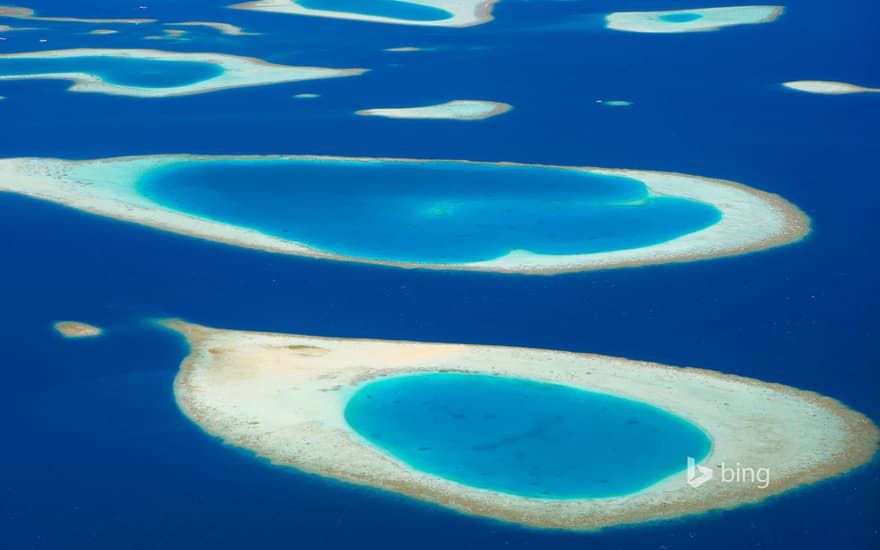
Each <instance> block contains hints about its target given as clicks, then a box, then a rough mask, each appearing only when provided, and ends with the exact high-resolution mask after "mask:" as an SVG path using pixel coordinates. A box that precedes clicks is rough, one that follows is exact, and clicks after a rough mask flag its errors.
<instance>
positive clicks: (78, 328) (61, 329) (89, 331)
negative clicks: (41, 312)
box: [52, 321, 104, 338]
mask: <svg viewBox="0 0 880 550" xmlns="http://www.w3.org/2000/svg"><path fill="white" fill-rule="evenodd" d="M52 328H54V329H55V330H56V331H57V332H58V333H59V334H61V335H62V336H64V337H65V338H90V337H92V336H100V335H101V334H103V333H104V331H103V330H102V329H101V328H99V327H96V326H94V325H90V324H88V323H83V322H80V321H58V322H56V323H52Z"/></svg>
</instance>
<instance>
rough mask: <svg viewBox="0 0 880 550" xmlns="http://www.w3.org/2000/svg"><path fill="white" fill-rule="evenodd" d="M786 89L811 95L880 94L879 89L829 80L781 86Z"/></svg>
mask: <svg viewBox="0 0 880 550" xmlns="http://www.w3.org/2000/svg"><path fill="white" fill-rule="evenodd" d="M782 85H783V86H785V87H786V88H789V89H792V90H797V91H799V92H807V93H811V94H824V95H843V94H859V93H880V88H867V87H865V86H859V85H858V84H850V83H848V82H833V81H829V80H793V81H791V82H784V83H783V84H782Z"/></svg>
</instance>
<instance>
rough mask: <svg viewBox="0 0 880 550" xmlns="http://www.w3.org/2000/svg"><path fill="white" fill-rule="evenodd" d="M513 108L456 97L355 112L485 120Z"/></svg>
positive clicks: (496, 103) (391, 116)
mask: <svg viewBox="0 0 880 550" xmlns="http://www.w3.org/2000/svg"><path fill="white" fill-rule="evenodd" d="M511 109H513V106H512V105H510V104H509V103H501V102H499V101H483V100H478V99H455V100H452V101H447V102H446V103H438V104H436V105H425V106H421V107H389V108H382V109H362V110H360V111H356V112H355V114H357V115H361V116H379V117H386V118H404V119H414V120H443V119H446V120H485V119H487V118H491V117H493V116H498V115H501V114H504V113H506V112H507V111H509V110H511Z"/></svg>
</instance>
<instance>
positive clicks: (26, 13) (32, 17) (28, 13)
mask: <svg viewBox="0 0 880 550" xmlns="http://www.w3.org/2000/svg"><path fill="white" fill-rule="evenodd" d="M0 17H9V18H11V19H24V20H26V21H54V22H58V23H95V24H108V23H129V24H134V25H138V24H141V23H155V22H156V20H155V19H83V18H81V17H43V16H38V15H37V14H36V12H35V11H34V10H33V9H31V8H24V7H20V6H0Z"/></svg>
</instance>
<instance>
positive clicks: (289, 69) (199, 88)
mask: <svg viewBox="0 0 880 550" xmlns="http://www.w3.org/2000/svg"><path fill="white" fill-rule="evenodd" d="M78 59H79V60H82V59H85V60H87V61H89V62H91V61H92V60H95V59H97V60H99V61H100V60H111V61H113V62H117V63H118V62H120V61H125V60H133V61H136V62H139V63H144V62H149V61H154V62H161V63H163V64H165V65H166V66H167V65H168V64H169V63H171V64H173V63H180V64H182V65H186V64H190V65H196V64H201V65H204V64H207V65H210V66H213V67H215V68H216V71H215V74H213V75H208V76H205V77H204V78H202V79H200V80H197V81H195V82H188V83H184V84H178V85H161V86H156V87H153V86H143V85H133V84H120V83H117V82H112V81H110V80H109V79H108V78H107V77H105V76H103V75H100V74H93V73H90V72H85V71H83V70H71V71H64V70H61V71H48V72H26V73H23V74H16V73H11V74H3V72H2V71H3V62H4V61H5V60H17V61H18V62H21V61H34V62H37V63H39V62H41V61H45V60H51V61H56V60H74V61H77V60H78ZM13 70H15V69H13ZM19 70H21V69H19ZM366 71H367V69H330V68H323V67H293V66H287V65H276V64H273V63H268V62H266V61H263V60H260V59H255V58H251V57H240V56H236V55H227V54H220V53H184V52H170V51H161V50H142V49H100V48H77V49H69V50H52V51H44V52H27V53H14V54H4V55H0V80H29V79H53V80H70V81H73V85H72V86H71V87H70V88H69V91H72V92H87V93H101V94H109V95H122V96H130V97H143V98H161V97H171V96H183V95H192V94H204V93H209V92H216V91H219V90H227V89H230V88H241V87H250V86H265V85H270V84H281V83H286V82H298V81H302V80H316V79H322V78H340V77H346V76H357V75H361V74H363V73H364V72H366Z"/></svg>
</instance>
